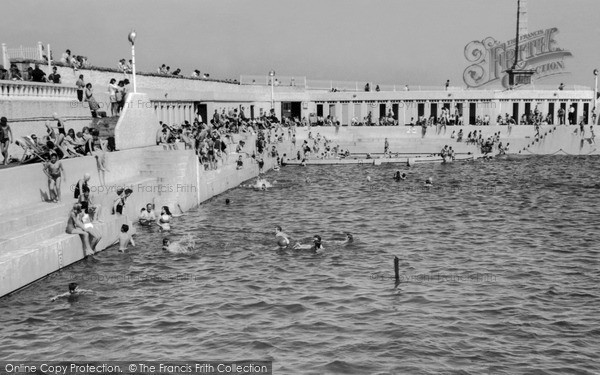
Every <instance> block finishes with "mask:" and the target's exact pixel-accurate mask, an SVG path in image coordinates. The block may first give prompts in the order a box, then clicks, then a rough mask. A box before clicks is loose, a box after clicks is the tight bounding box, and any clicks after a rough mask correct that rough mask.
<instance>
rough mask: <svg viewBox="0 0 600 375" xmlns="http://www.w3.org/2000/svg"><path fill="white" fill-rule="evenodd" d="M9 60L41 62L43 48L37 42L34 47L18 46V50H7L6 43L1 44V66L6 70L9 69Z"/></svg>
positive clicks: (40, 43)
mask: <svg viewBox="0 0 600 375" xmlns="http://www.w3.org/2000/svg"><path fill="white" fill-rule="evenodd" d="M11 59H32V60H43V59H44V47H42V42H38V45H37V46H36V47H23V46H19V47H18V48H7V47H6V43H2V65H4V67H5V68H6V69H8V68H9V66H10V60H11Z"/></svg>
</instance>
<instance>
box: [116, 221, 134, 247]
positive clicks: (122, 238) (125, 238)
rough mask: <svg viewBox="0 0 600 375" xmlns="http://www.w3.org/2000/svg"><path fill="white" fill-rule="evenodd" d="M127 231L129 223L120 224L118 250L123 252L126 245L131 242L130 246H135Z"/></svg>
mask: <svg viewBox="0 0 600 375" xmlns="http://www.w3.org/2000/svg"><path fill="white" fill-rule="evenodd" d="M127 232H129V225H127V224H123V225H122V226H121V233H119V252H122V253H124V252H125V250H127V245H129V244H130V243H131V246H135V241H133V237H131V234H129V233H127Z"/></svg>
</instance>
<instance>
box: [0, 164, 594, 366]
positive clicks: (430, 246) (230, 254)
mask: <svg viewBox="0 0 600 375" xmlns="http://www.w3.org/2000/svg"><path fill="white" fill-rule="evenodd" d="M397 169H400V170H401V171H403V172H406V173H407V174H408V179H407V180H405V181H401V182H396V181H394V180H393V179H392V177H393V174H394V172H395V171H396V170H397ZM599 170H600V158H597V157H585V158H583V157H567V156H565V157H561V156H552V157H523V158H512V159H506V160H495V161H491V162H481V161H477V162H469V163H453V164H447V165H440V164H423V165H417V166H415V167H412V168H410V169H409V168H408V167H406V166H404V165H392V164H387V165H381V166H373V165H336V166H309V167H291V166H290V167H286V168H283V169H282V170H281V171H280V172H270V173H269V174H267V179H268V180H269V181H271V182H272V181H275V180H276V181H277V182H276V183H275V187H274V188H272V189H270V190H268V191H266V192H263V191H255V190H252V189H247V188H237V189H234V190H231V191H228V192H226V193H224V194H222V195H220V196H218V197H215V198H214V199H212V200H210V201H208V202H205V203H204V204H202V205H201V206H200V207H198V208H197V209H196V210H194V211H191V212H189V213H188V215H186V216H182V217H179V218H175V219H174V220H173V224H172V227H173V230H172V232H170V233H169V234H168V237H169V238H170V239H171V240H172V241H177V240H181V239H182V238H184V237H185V236H186V235H192V236H193V237H194V239H195V243H196V246H195V251H194V252H193V253H192V254H179V255H176V254H170V253H166V252H163V251H161V245H162V239H163V238H164V237H165V236H167V235H165V234H164V233H160V232H158V231H157V230H156V229H157V228H150V229H148V228H139V229H138V234H137V235H136V238H135V239H136V244H137V246H136V247H134V248H131V249H130V250H129V251H128V253H126V254H120V253H118V252H117V247H111V248H109V249H108V250H107V251H104V252H102V253H99V254H98V255H96V256H95V257H94V258H93V259H87V260H85V261H82V262H80V263H78V264H75V265H73V266H70V267H68V268H66V269H64V270H63V271H61V272H59V273H57V274H55V275H52V276H51V277H48V278H47V279H45V280H42V281H40V282H37V283H35V284H33V285H32V286H30V287H29V288H27V289H25V290H23V291H21V292H18V293H16V294H15V295H13V296H9V297H7V298H3V299H1V300H0V316H1V317H2V318H1V320H0V321H1V322H2V328H1V330H0V342H2V345H0V358H4V359H7V360H16V359H18V360H40V359H44V360H90V359H95V360H153V359H163V360H171V361H175V360H243V359H250V360H272V361H273V368H274V373H276V374H298V373H315V374H318V373H325V374H330V373H331V374H334V373H338V374H392V373H403V374H404V373H410V374H438V373H446V372H447V373H456V372H457V371H459V370H460V371H462V372H461V373H464V374H482V373H494V374H515V373H526V372H534V370H538V372H536V373H540V374H564V373H584V374H585V373H589V374H594V373H600V355H599V353H600V324H599V323H600V320H599V319H600V318H599V317H600V288H599V286H598V285H599V282H600V267H599V262H598V260H599V255H600V246H598V244H597V242H598V235H599V229H598V228H599V224H600V220H599V214H598V199H599V198H600V185H598V184H599V183H600V181H599V179H598V171H599ZM367 177H370V181H369V180H368V179H367ZM427 177H432V178H433V183H434V186H433V188H425V187H424V186H423V181H424V180H425V179H426V178H427ZM307 179H309V180H310V182H307ZM226 198H229V199H230V200H231V203H230V204H229V205H225V199H226ZM276 225H281V226H282V227H283V229H284V231H285V232H286V233H287V234H288V235H290V237H291V240H292V243H296V242H301V243H309V242H310V240H311V238H312V236H314V235H315V234H319V235H321V236H322V237H323V239H324V240H325V243H324V246H325V251H324V252H323V253H320V254H313V253H311V252H308V251H294V250H279V249H278V247H277V245H276V241H275V238H274V229H275V226H276ZM345 232H350V233H352V234H353V235H354V239H355V241H354V243H352V244H349V245H339V244H335V243H332V242H331V241H332V240H342V239H343V238H344V233H345ZM328 242H329V243H328ZM395 256H397V257H398V258H399V259H400V267H399V269H400V281H401V282H400V284H399V285H398V286H397V287H395V281H394V272H393V259H394V257H395ZM69 282H77V283H78V284H79V285H80V287H81V288H84V289H90V290H93V293H91V294H86V295H82V296H80V297H78V298H77V299H74V300H70V301H69V300H59V301H56V302H49V299H50V298H51V297H52V296H54V295H56V294H59V293H62V292H64V291H66V288H67V284H68V283H69Z"/></svg>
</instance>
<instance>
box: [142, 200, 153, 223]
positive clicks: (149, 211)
mask: <svg viewBox="0 0 600 375" xmlns="http://www.w3.org/2000/svg"><path fill="white" fill-rule="evenodd" d="M155 221H156V215H155V213H154V205H153V204H152V203H148V204H147V205H146V207H145V208H143V209H142V213H141V214H140V219H139V222H140V224H142V225H149V224H151V223H154V222H155Z"/></svg>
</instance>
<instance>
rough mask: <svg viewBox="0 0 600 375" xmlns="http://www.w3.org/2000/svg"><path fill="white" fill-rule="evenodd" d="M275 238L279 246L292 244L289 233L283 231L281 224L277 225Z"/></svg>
mask: <svg viewBox="0 0 600 375" xmlns="http://www.w3.org/2000/svg"><path fill="white" fill-rule="evenodd" d="M275 239H276V240H277V245H278V246H279V247H287V246H288V245H289V244H290V240H289V239H288V236H287V234H285V233H284V232H283V229H281V227H280V226H279V225H278V226H276V227H275Z"/></svg>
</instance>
